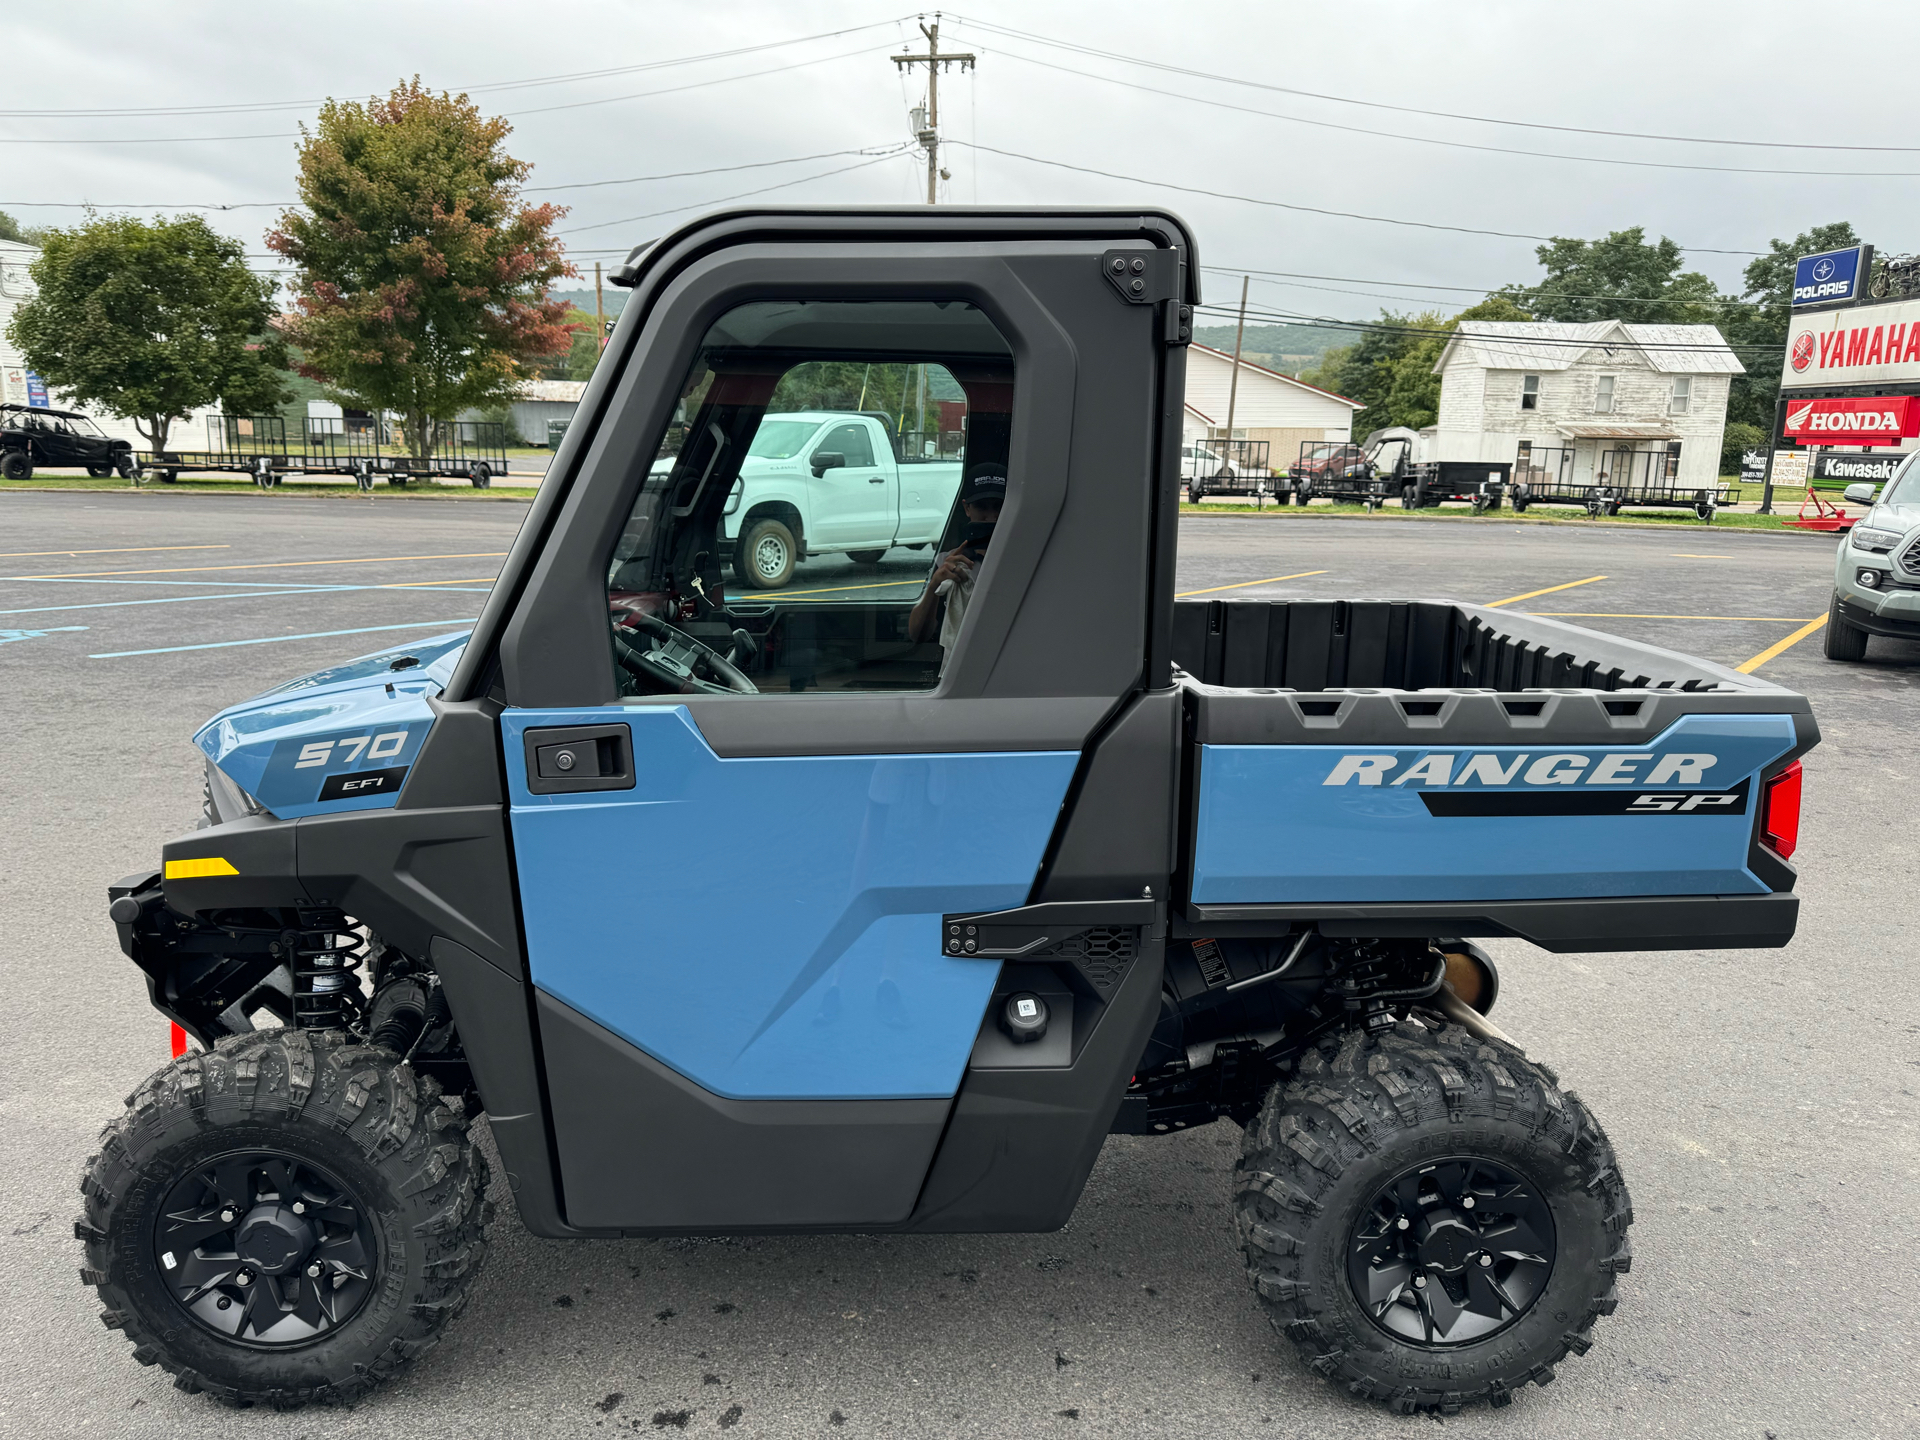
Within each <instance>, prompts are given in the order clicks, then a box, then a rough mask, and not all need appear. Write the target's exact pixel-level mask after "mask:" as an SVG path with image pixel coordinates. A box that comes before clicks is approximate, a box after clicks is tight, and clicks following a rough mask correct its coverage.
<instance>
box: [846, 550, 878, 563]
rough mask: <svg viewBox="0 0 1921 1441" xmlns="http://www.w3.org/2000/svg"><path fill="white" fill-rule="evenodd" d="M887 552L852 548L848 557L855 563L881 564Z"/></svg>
mask: <svg viewBox="0 0 1921 1441" xmlns="http://www.w3.org/2000/svg"><path fill="white" fill-rule="evenodd" d="M886 554H887V552H886V551H884V550H850V551H848V552H847V558H848V559H849V560H851V561H852V562H854V564H855V565H879V564H880V561H881V557H882V556H884V555H886Z"/></svg>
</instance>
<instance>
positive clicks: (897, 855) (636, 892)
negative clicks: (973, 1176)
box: [501, 706, 1076, 1099]
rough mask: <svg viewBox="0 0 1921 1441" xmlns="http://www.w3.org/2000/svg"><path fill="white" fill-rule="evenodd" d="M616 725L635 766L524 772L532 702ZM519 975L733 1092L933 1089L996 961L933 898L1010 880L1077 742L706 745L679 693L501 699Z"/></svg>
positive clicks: (1015, 887)
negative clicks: (627, 732) (626, 782)
mask: <svg viewBox="0 0 1921 1441" xmlns="http://www.w3.org/2000/svg"><path fill="white" fill-rule="evenodd" d="M615 719H618V720H622V721H625V722H627V724H628V725H629V726H630V727H631V728H632V732H633V740H634V770H635V776H636V783H635V787H634V789H632V790H626V791H599V792H587V793H575V794H562V795H533V794H530V793H529V792H528V790H527V788H526V775H525V772H524V769H523V763H522V761H521V759H520V758H521V756H522V755H523V754H524V751H523V746H522V742H521V733H522V732H523V731H524V730H526V729H527V728H528V727H530V726H556V725H559V726H570V725H593V724H604V723H606V722H608V721H610V720H615ZM501 725H502V728H503V732H504V736H505V740H506V753H507V755H508V756H509V757H511V758H512V759H511V760H510V761H509V764H508V767H507V770H508V779H509V785H510V791H511V802H512V808H513V841H514V860H515V865H516V867H517V869H518V871H519V878H520V892H521V907H522V912H523V915H524V918H525V924H526V930H527V943H528V953H529V954H528V959H529V963H530V966H531V970H532V975H533V979H534V982H535V984H537V985H538V986H540V987H541V988H542V989H543V990H546V991H547V992H549V993H550V994H552V995H553V996H555V997H556V998H558V999H559V1000H562V1001H564V1002H566V1003H567V1004H568V1005H570V1006H572V1007H573V1008H574V1009H575V1010H577V1011H579V1012H581V1013H582V1014H583V1015H586V1016H589V1017H591V1018H592V1019H593V1020H595V1021H597V1022H599V1023H600V1024H601V1025H604V1026H606V1027H607V1028H608V1029H609V1030H612V1031H614V1032H615V1033H617V1034H619V1035H621V1036H623V1037H625V1038H626V1039H627V1040H629V1041H631V1042H632V1043H633V1044H634V1045H636V1046H639V1047H640V1048H641V1049H642V1050H644V1051H646V1052H648V1054H650V1055H652V1056H654V1057H656V1058H657V1059H659V1060H661V1061H663V1062H665V1063H666V1064H667V1065H670V1066H672V1067H673V1068H674V1069H676V1070H677V1071H679V1072H681V1074H683V1075H685V1076H687V1077H688V1078H689V1079H690V1080H693V1081H695V1082H696V1083H698V1084H699V1085H701V1086H704V1087H705V1088H707V1089H708V1090H710V1091H713V1092H715V1093H717V1094H719V1095H722V1096H727V1097H732V1098H735V1099H759V1098H766V1099H776V1098H786V1099H795V1098H817V1099H843V1098H844V1099H854V1098H872V1099H879V1098H910V1097H945V1096H952V1095H953V1094H954V1092H955V1091H956V1090H957V1089H958V1087H959V1084H960V1078H961V1072H962V1070H963V1069H964V1068H965V1066H966V1063H967V1056H968V1053H969V1052H970V1050H971V1049H972V1047H973V1043H974V1037H975V1034H976V1033H977V1032H978V1030H979V1028H980V1022H981V1017H982V1014H983V1013H984V1011H985V1009H986V1005H987V1000H988V997H989V995H990V994H991V992H992V990H993V986H994V981H995V978H996V974H997V972H998V969H999V968H998V967H997V966H996V965H994V964H993V963H991V962H982V961H966V960H953V959H949V958H948V957H945V956H943V955H942V954H941V947H940V917H941V914H942V912H951V911H964V910H989V909H993V908H996V907H1002V906H1014V905H1020V904H1022V903H1023V902H1024V901H1025V900H1026V899H1027V894H1028V891H1029V889H1030V887H1031V886H1032V884H1033V881H1034V876H1035V873H1036V871H1037V870H1038V868H1039V866H1040V861H1041V855H1042V852H1043V851H1044V850H1045V848H1046V845H1047V840H1048V837H1049V835H1050V834H1051V833H1052V831H1053V827H1054V822H1055V819H1056V817H1057V815H1058V813H1059V810H1060V805H1061V802H1062V800H1063V799H1064V798H1065V796H1066V794H1067V785H1068V781H1069V780H1070V778H1071V777H1072V775H1073V771H1074V764H1075V760H1076V754H1075V753H1074V752H1072V751H1041V752H996V753H990V754H967V755H906V756H884V755H882V756H796V757H775V758H751V759H722V758H721V757H719V756H717V755H715V754H714V752H713V751H712V750H711V749H709V747H708V745H707V743H706V741H705V739H704V738H703V737H702V736H701V734H700V732H699V730H698V729H696V728H695V726H694V724H693V721H692V719H691V718H690V717H689V715H688V713H687V711H686V709H685V708H684V707H681V706H672V707H635V708H632V709H627V710H622V711H612V710H606V709H586V710H571V709H570V710H539V711H535V710H510V711H508V712H506V713H505V714H504V715H503V716H502V718H501Z"/></svg>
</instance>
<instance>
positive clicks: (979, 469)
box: [961, 465, 1007, 501]
mask: <svg viewBox="0 0 1921 1441" xmlns="http://www.w3.org/2000/svg"><path fill="white" fill-rule="evenodd" d="M961 499H962V500H963V501H969V500H1000V501H1004V500H1006V499H1007V469H1006V467H1005V466H1000V465H977V466H975V467H974V469H973V472H972V473H971V474H969V476H968V477H967V484H966V485H965V486H963V487H962V488H961Z"/></svg>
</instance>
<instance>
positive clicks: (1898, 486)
mask: <svg viewBox="0 0 1921 1441" xmlns="http://www.w3.org/2000/svg"><path fill="white" fill-rule="evenodd" d="M1914 477H1915V458H1914V456H1912V455H1910V456H1909V457H1908V458H1907V459H1906V460H1904V461H1902V462H1901V468H1900V469H1899V470H1897V471H1896V472H1895V473H1894V479H1893V480H1891V481H1889V482H1888V488H1887V489H1886V490H1885V491H1883V492H1882V493H1881V504H1883V505H1887V506H1895V505H1909V506H1911V505H1913V504H1914V496H1915V489H1916V486H1915V479H1914Z"/></svg>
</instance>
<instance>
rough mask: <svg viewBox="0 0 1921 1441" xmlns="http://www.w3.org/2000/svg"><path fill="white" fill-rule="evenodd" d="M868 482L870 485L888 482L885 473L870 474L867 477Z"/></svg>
mask: <svg viewBox="0 0 1921 1441" xmlns="http://www.w3.org/2000/svg"><path fill="white" fill-rule="evenodd" d="M867 483H868V484H869V485H885V484H887V477H886V476H884V475H870V476H868V477H867Z"/></svg>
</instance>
